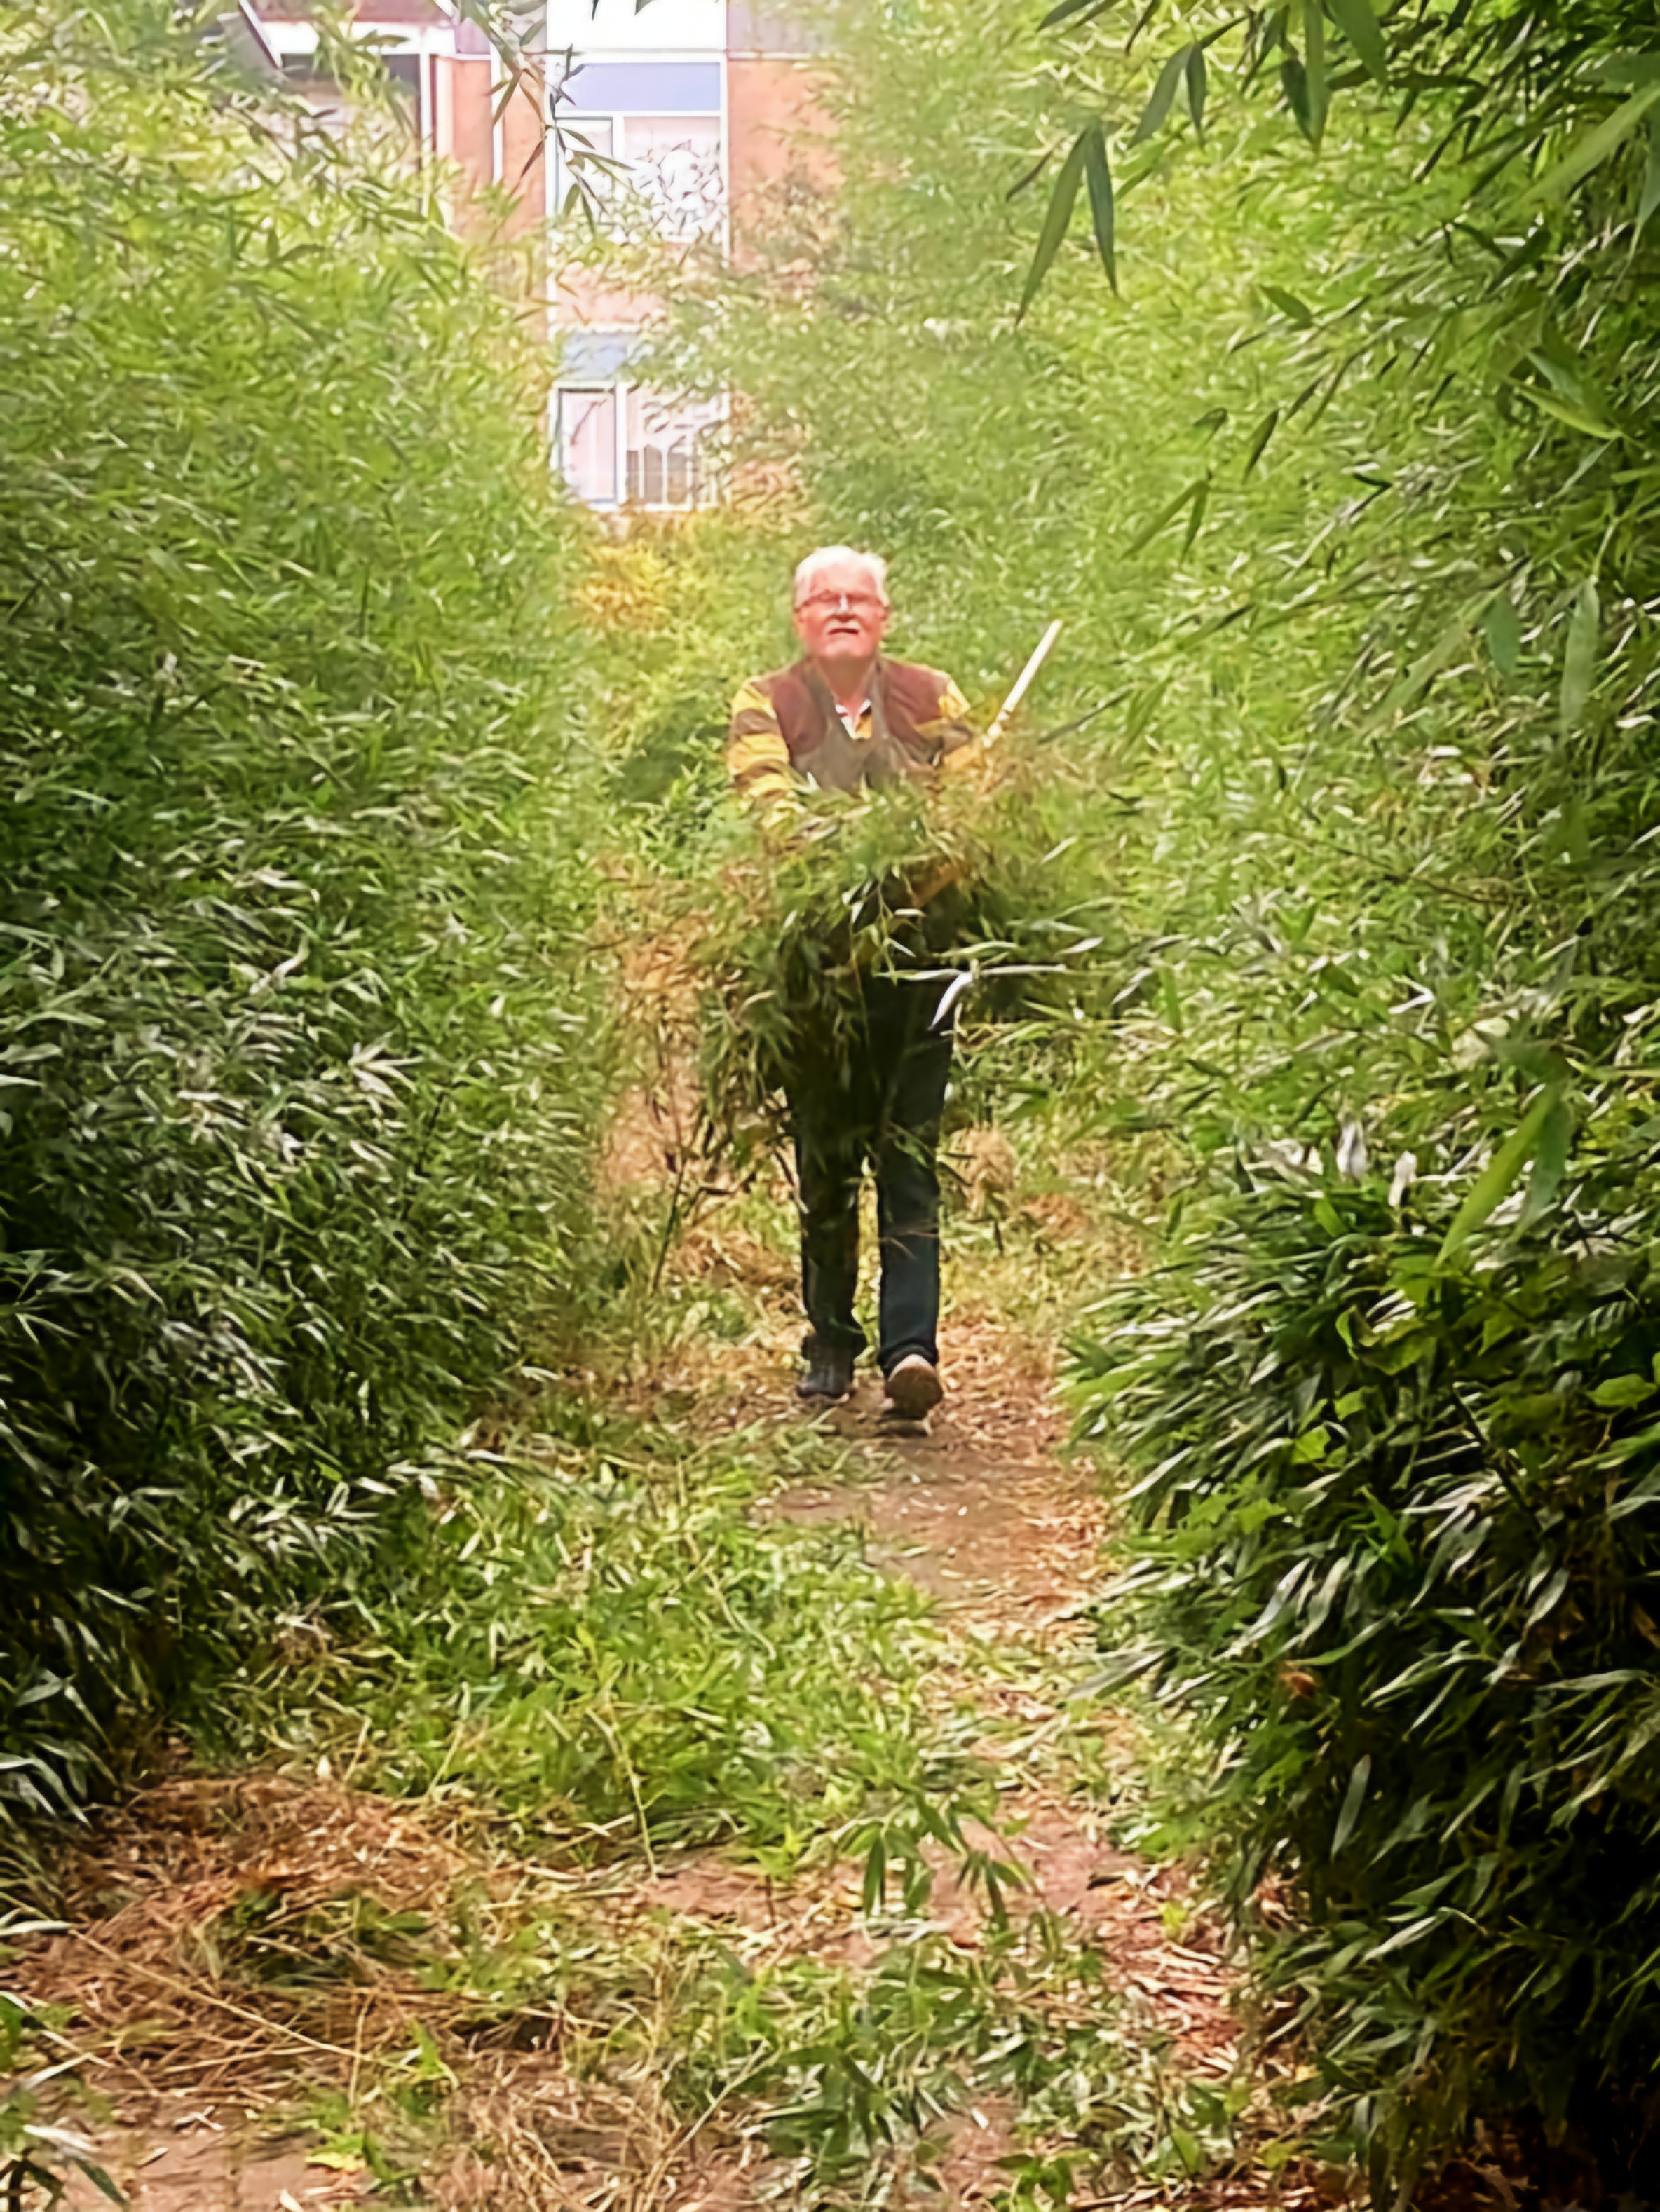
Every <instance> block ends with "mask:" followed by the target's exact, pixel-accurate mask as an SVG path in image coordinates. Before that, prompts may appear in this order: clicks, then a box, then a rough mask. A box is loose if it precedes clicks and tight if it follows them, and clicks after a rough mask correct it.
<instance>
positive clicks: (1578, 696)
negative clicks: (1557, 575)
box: [1561, 576, 1602, 737]
mask: <svg viewBox="0 0 1660 2212" xmlns="http://www.w3.org/2000/svg"><path fill="white" fill-rule="evenodd" d="M1601 629H1602V601H1601V599H1599V598H1598V595H1597V590H1596V583H1595V581H1594V580H1593V579H1592V578H1590V576H1587V577H1586V579H1585V580H1584V583H1583V584H1581V586H1579V589H1578V592H1577V593H1576V595H1575V598H1574V602H1573V612H1572V614H1571V615H1570V616H1569V617H1568V641H1567V646H1566V650H1565V651H1564V653H1563V655H1562V693H1561V731H1562V734H1563V736H1564V737H1570V736H1572V733H1573V732H1574V731H1575V730H1577V729H1578V727H1579V725H1580V723H1581V722H1582V721H1583V720H1584V714H1585V708H1586V706H1587V705H1588V703H1589V702H1590V695H1591V691H1592V689H1593V687H1594V686H1595V684H1596V650H1597V644H1598V640H1599V637H1600V635H1601Z"/></svg>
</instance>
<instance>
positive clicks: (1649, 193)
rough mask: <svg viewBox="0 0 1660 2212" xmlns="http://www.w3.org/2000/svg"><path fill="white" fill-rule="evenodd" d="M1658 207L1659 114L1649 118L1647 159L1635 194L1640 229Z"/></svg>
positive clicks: (1659, 174) (1659, 172)
mask: <svg viewBox="0 0 1660 2212" xmlns="http://www.w3.org/2000/svg"><path fill="white" fill-rule="evenodd" d="M1656 208H1660V114H1657V115H1651V117H1650V118H1649V159H1648V167H1647V168H1646V169H1645V171H1644V173H1643V182H1642V185H1641V187H1640V188H1639V191H1638V195H1637V216H1636V225H1637V228H1638V229H1639V230H1641V229H1642V228H1644V227H1645V224H1646V223H1647V222H1648V220H1649V217H1650V216H1651V215H1652V214H1653V213H1654V210H1656Z"/></svg>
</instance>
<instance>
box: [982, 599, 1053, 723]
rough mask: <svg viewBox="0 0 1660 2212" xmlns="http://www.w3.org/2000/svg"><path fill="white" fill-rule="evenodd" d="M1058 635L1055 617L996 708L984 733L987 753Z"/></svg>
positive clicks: (1022, 697)
mask: <svg viewBox="0 0 1660 2212" xmlns="http://www.w3.org/2000/svg"><path fill="white" fill-rule="evenodd" d="M1060 635H1061V618H1060V617H1059V616H1058V615H1057V616H1056V617H1055V620H1054V621H1053V622H1052V623H1050V624H1049V628H1048V629H1046V630H1045V631H1044V632H1043V635H1042V637H1040V638H1039V639H1038V641H1037V651H1036V652H1035V653H1033V654H1032V656H1031V659H1030V660H1029V661H1028V662H1027V663H1026V665H1025V667H1024V668H1023V669H1022V670H1021V671H1020V673H1019V674H1018V676H1017V677H1016V678H1015V679H1014V689H1013V690H1012V691H1011V692H1010V693H1009V696H1008V697H1007V698H1006V699H1005V700H1004V702H1003V703H1002V705H1001V706H1000V708H998V710H997V714H996V716H995V718H994V720H993V722H992V726H991V727H990V728H989V729H988V731H987V732H986V735H985V746H986V750H987V751H988V752H989V751H990V750H991V748H992V747H993V746H994V744H996V743H997V740H998V739H999V738H1000V737H1001V736H1002V734H1003V730H1004V726H1005V725H1006V723H1007V721H1008V719H1009V717H1010V715H1011V714H1013V712H1014V710H1015V708H1017V707H1018V705H1019V704H1020V702H1021V701H1022V700H1023V699H1024V698H1025V696H1026V694H1027V692H1028V691H1029V690H1031V684H1032V679H1033V678H1034V677H1035V676H1036V675H1037V671H1038V670H1039V669H1040V668H1041V667H1042V666H1043V663H1044V662H1045V661H1046V660H1047V659H1049V647H1051V646H1052V645H1053V644H1054V643H1055V639H1056V638H1057V637H1059V636H1060Z"/></svg>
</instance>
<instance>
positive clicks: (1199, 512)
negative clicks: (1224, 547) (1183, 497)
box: [1182, 477, 1210, 554]
mask: <svg viewBox="0 0 1660 2212" xmlns="http://www.w3.org/2000/svg"><path fill="white" fill-rule="evenodd" d="M1209 499H1210V478H1209V477H1205V479H1204V480H1203V482H1202V483H1199V484H1197V485H1196V486H1195V489H1194V495H1193V512H1192V513H1190V514H1189V517H1188V532H1187V536H1186V537H1185V538H1183V540H1182V550H1183V553H1184V554H1188V553H1191V552H1192V550H1193V542H1194V540H1195V538H1197V537H1198V535H1199V532H1200V530H1201V526H1202V525H1203V523H1204V520H1205V508H1206V506H1207V502H1208V501H1209Z"/></svg>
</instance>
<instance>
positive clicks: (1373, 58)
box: [1331, 0, 1389, 84]
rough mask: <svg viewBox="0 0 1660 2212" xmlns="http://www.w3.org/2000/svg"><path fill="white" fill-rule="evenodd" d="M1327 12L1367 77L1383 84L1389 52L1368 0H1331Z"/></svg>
mask: <svg viewBox="0 0 1660 2212" xmlns="http://www.w3.org/2000/svg"><path fill="white" fill-rule="evenodd" d="M1331 12H1332V19H1333V21H1335V23H1336V25H1337V27H1338V29H1339V30H1340V31H1341V33H1343V36H1344V37H1345V38H1346V39H1347V40H1348V42H1349V44H1350V45H1351V46H1353V48H1354V51H1355V52H1356V53H1357V54H1358V55H1359V58H1360V63H1361V66H1362V67H1363V68H1364V69H1365V72H1366V74H1367V76H1371V77H1374V78H1376V80H1377V82H1378V83H1379V84H1387V83H1388V82H1389V55H1388V53H1387V52H1385V50H1384V46H1383V32H1382V31H1381V30H1380V29H1379V27H1378V23H1377V16H1376V15H1374V14H1373V12H1372V6H1371V0H1331Z"/></svg>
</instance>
